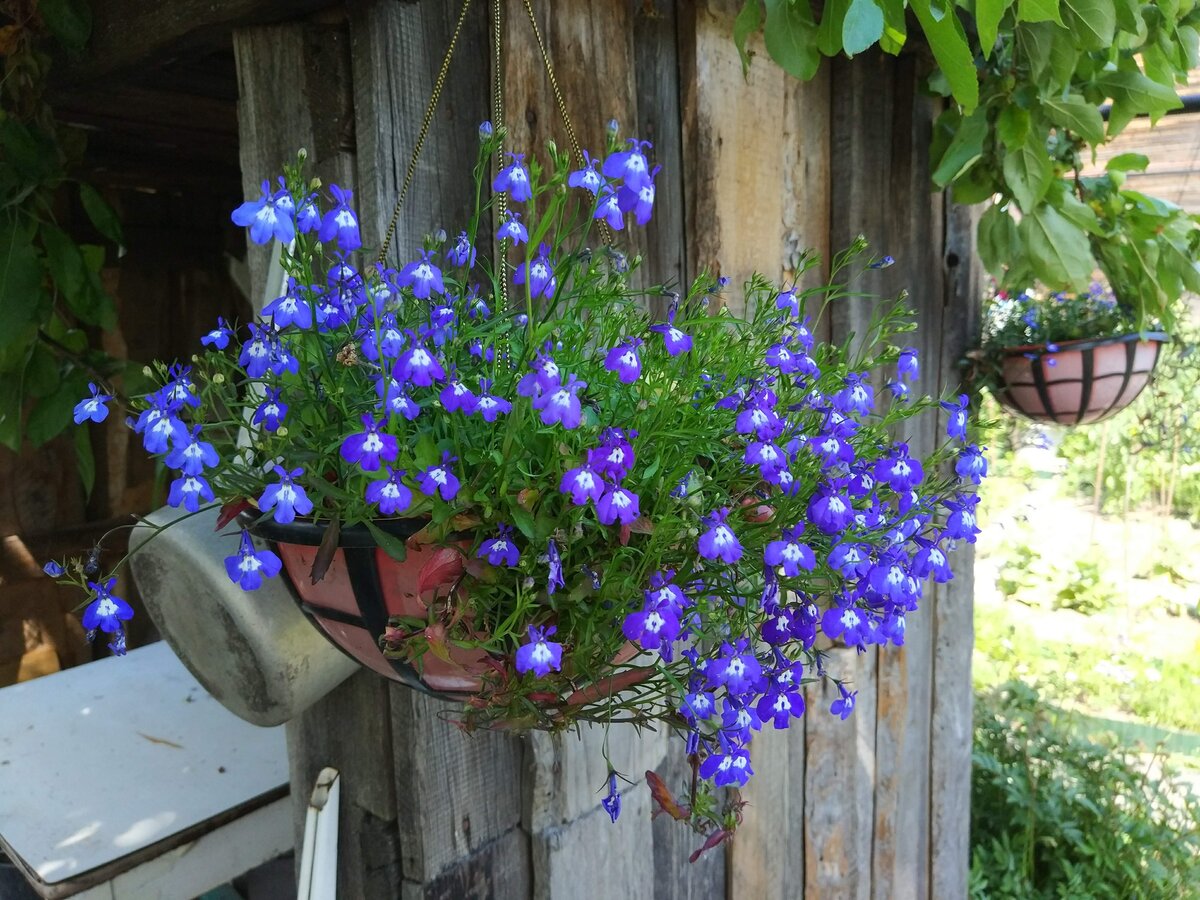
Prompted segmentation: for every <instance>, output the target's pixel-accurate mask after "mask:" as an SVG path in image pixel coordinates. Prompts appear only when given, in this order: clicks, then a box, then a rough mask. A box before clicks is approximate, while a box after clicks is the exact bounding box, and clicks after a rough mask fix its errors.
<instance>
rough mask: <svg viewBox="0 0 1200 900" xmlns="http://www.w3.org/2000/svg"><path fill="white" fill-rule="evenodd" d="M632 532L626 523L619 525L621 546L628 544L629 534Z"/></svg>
mask: <svg viewBox="0 0 1200 900" xmlns="http://www.w3.org/2000/svg"><path fill="white" fill-rule="evenodd" d="M632 533H633V529H631V528H630V527H629V526H628V525H622V526H621V546H622V547H628V546H629V535H631V534H632Z"/></svg>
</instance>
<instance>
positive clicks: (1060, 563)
mask: <svg viewBox="0 0 1200 900" xmlns="http://www.w3.org/2000/svg"><path fill="white" fill-rule="evenodd" d="M996 559H997V564H998V569H997V575H996V587H997V588H999V590H1000V593H1001V594H1003V595H1004V596H1005V597H1008V598H1011V599H1015V600H1019V601H1020V602H1022V603H1025V604H1027V605H1030V606H1043V607H1048V608H1051V609H1071V610H1074V611H1075V612H1078V613H1083V614H1084V615H1091V614H1093V613H1098V612H1104V611H1105V610H1108V609H1111V608H1112V606H1113V604H1114V603H1115V602H1116V600H1117V592H1116V589H1115V588H1114V587H1113V583H1112V577H1111V571H1110V568H1109V565H1108V563H1107V559H1106V557H1105V556H1104V555H1103V554H1101V553H1099V552H1095V553H1092V554H1089V555H1088V556H1085V557H1084V558H1082V559H1069V558H1066V557H1064V556H1063V555H1062V554H1061V552H1051V553H1043V552H1042V550H1041V549H1040V548H1039V546H1038V544H1037V542H1036V541H1034V540H1033V538H1032V535H1031V534H1030V532H1029V530H1028V529H1026V528H1020V527H1018V528H1017V529H1015V530H1014V531H1013V532H1012V533H1009V534H1007V535H1006V536H1005V538H1004V540H1003V541H1001V543H1000V546H999V549H998V551H997V554H996Z"/></svg>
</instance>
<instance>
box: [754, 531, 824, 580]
mask: <svg viewBox="0 0 1200 900" xmlns="http://www.w3.org/2000/svg"><path fill="white" fill-rule="evenodd" d="M803 534H804V525H803V524H798V525H793V526H792V527H791V528H785V529H784V530H783V540H780V541H771V542H770V543H769V544H767V547H766V550H765V551H763V560H764V561H765V562H766V564H767V565H768V566H782V567H783V574H784V575H787V576H788V577H789V578H795V577H796V576H798V575H799V574H800V572H801V570H803V571H805V572H811V571H812V570H813V567H814V566H816V564H817V558H816V556H815V555H814V554H813V551H812V548H811V547H810V546H808V544H805V543H801V541H800V537H801V535H803Z"/></svg>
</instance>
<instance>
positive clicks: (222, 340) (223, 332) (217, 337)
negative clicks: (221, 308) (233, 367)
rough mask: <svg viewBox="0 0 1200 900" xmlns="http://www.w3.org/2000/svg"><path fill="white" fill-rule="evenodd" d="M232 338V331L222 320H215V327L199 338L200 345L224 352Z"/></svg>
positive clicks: (219, 318)
mask: <svg viewBox="0 0 1200 900" xmlns="http://www.w3.org/2000/svg"><path fill="white" fill-rule="evenodd" d="M231 337H233V329H232V328H230V327H229V323H228V322H226V321H225V319H224V318H221V317H218V318H217V327H216V328H214V329H213V330H212V331H210V332H208V333H207V334H205V335H204V337H202V338H200V343H201V344H203V345H204V346H205V347H215V348H216V349H217V350H224V349H225V348H226V347H228V346H229V339H230V338H231Z"/></svg>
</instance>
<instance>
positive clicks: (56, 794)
mask: <svg viewBox="0 0 1200 900" xmlns="http://www.w3.org/2000/svg"><path fill="white" fill-rule="evenodd" d="M292 845H293V830H292V806H291V801H290V799H289V797H288V768H287V750H286V746H285V743H284V735H283V728H282V727H277V728H259V727H257V726H254V725H250V724H248V723H247V722H244V721H242V720H241V719H239V718H237V717H236V716H234V715H233V714H232V713H230V712H228V711H227V710H226V709H225V708H224V707H222V706H221V705H220V704H219V703H217V701H216V700H214V699H213V698H212V696H211V695H209V694H208V692H207V691H205V690H204V688H203V687H201V686H200V684H199V683H198V682H197V681H196V679H195V678H193V677H192V675H191V674H190V673H189V672H188V671H187V669H185V668H184V667H183V664H182V663H181V662H180V661H179V659H178V658H177V657H176V656H175V654H174V653H173V652H172V651H171V649H170V647H168V646H167V644H166V643H165V642H161V643H157V644H153V645H151V646H149V647H143V648H141V649H138V650H132V651H130V653H129V655H128V656H126V657H125V658H123V659H118V658H110V659H105V660H101V661H99V662H95V663H91V664H89V665H86V666H80V667H78V668H74V669H68V670H66V671H64V672H59V673H56V674H54V675H48V676H45V677H43V678H38V679H36V680H34V681H29V682H24V683H22V684H16V685H13V686H11V687H6V688H3V689H0V847H2V848H3V850H4V852H5V853H6V854H7V855H8V856H9V858H10V859H11V861H12V862H13V863H14V864H15V865H16V866H17V867H19V868H20V869H21V870H22V871H23V872H24V873H25V875H26V877H27V878H28V879H29V882H30V884H31V885H32V886H33V888H34V890H35V891H36V892H37V893H38V894H39V895H40V896H42V897H45V898H59V897H76V898H78V900H99V898H103V900H127V898H135V897H136V898H138V900H155V898H160V900H187V898H191V897H195V896H197V895H199V894H202V893H204V892H205V891H207V890H209V889H211V888H213V887H216V886H218V885H220V884H223V883H225V882H227V881H229V880H230V879H232V878H235V877H237V876H238V875H241V874H242V873H244V872H246V871H248V870H250V869H252V868H254V867H255V866H257V865H259V864H261V863H263V862H266V861H267V860H270V859H274V858H275V857H277V856H279V855H280V854H282V853H286V852H288V851H289V850H291V849H292Z"/></svg>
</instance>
